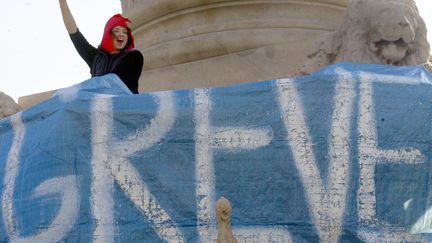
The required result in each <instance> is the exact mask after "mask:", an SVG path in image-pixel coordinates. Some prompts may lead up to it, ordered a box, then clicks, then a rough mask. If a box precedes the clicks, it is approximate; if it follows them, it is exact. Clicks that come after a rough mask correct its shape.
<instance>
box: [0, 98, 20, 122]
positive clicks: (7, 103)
mask: <svg viewBox="0 0 432 243" xmlns="http://www.w3.org/2000/svg"><path fill="white" fill-rule="evenodd" d="M20 110H21V109H20V107H19V106H18V104H17V103H15V101H14V100H13V99H12V98H11V97H10V96H9V95H7V94H5V93H3V92H1V91H0V119H1V118H5V117H7V116H10V115H13V114H15V113H17V112H19V111H20Z"/></svg>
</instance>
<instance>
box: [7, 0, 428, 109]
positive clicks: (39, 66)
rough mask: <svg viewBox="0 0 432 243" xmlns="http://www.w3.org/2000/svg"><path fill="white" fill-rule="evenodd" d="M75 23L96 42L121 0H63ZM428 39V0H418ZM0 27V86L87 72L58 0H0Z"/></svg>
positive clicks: (15, 91) (54, 81)
mask: <svg viewBox="0 0 432 243" xmlns="http://www.w3.org/2000/svg"><path fill="white" fill-rule="evenodd" d="M68 3H69V7H70V9H71V11H72V14H73V15H74V17H75V20H76V22H77V25H78V28H80V30H81V32H83V33H84V35H85V37H86V38H87V40H88V41H89V42H90V43H91V44H93V45H94V46H97V45H98V44H99V43H100V40H101V37H102V33H103V28H104V25H105V22H106V20H108V18H110V17H111V16H112V15H114V14H115V13H121V5H120V0H68ZM417 5H418V7H419V9H420V14H421V15H422V17H423V19H425V21H426V23H427V25H428V28H429V29H430V30H431V31H430V32H429V33H428V39H429V43H432V0H417ZM3 6H4V7H3V13H2V14H1V15H0V23H1V26H0V31H1V33H3V36H2V41H1V42H0V43H2V46H3V48H4V49H3V56H2V58H1V59H0V71H1V73H0V91H3V92H5V93H6V94H8V95H9V96H11V97H12V98H14V99H15V101H18V97H21V96H26V95H31V94H35V93H40V92H44V91H48V90H54V89H59V88H64V87H68V86H70V85H73V84H76V83H79V82H81V81H84V80H86V79H88V78H89V77H90V74H89V68H88V67H87V65H86V64H85V62H84V61H83V60H82V59H81V57H80V56H79V55H78V54H77V52H76V50H75V49H74V47H73V45H72V42H71V41H70V39H69V35H68V34H67V31H66V29H65V28H64V25H63V20H62V18H61V14H60V8H59V3H58V0H12V1H7V2H6V3H4V4H3Z"/></svg>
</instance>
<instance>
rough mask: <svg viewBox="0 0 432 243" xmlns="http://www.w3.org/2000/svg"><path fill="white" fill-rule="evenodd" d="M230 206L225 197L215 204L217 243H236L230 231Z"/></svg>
mask: <svg viewBox="0 0 432 243" xmlns="http://www.w3.org/2000/svg"><path fill="white" fill-rule="evenodd" d="M231 212H232V208H231V204H230V202H229V201H228V199H226V198H225V197H221V198H219V200H217V202H216V217H217V222H218V228H219V231H218V235H217V243H237V240H236V239H235V238H234V235H233V233H232V230H231Z"/></svg>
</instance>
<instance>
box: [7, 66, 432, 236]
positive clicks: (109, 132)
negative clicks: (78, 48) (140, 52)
mask: <svg viewBox="0 0 432 243" xmlns="http://www.w3.org/2000/svg"><path fill="white" fill-rule="evenodd" d="M431 111H432V75H431V74H430V73H428V72H426V71H425V70H424V69H422V68H421V67H415V66H410V67H392V66H385V65H364V64H352V63H342V64H338V65H332V66H329V67H327V68H325V69H323V70H321V71H319V72H316V73H314V74H312V75H309V76H304V77H297V78H291V79H278V80H268V81H262V82H254V83H245V84H239V85H232V86H228V87H218V88H203V89H190V90H179V91H163V92H154V93H143V94H139V95H132V94H131V93H130V92H129V91H128V89H127V88H126V86H124V84H123V83H122V82H121V80H119V79H118V77H117V76H115V75H114V74H109V75H106V76H103V77H95V78H92V79H89V80H87V81H84V82H83V83H80V84H78V85H75V86H72V87H69V88H66V89H62V90H60V91H58V92H57V93H56V94H55V95H54V96H53V97H52V98H50V99H49V100H47V101H45V102H43V103H41V104H38V105H35V106H33V107H31V108H29V109H27V110H24V111H22V112H20V113H18V114H15V115H13V116H10V117H8V118H6V119H3V120H0V180H1V183H0V196H1V208H0V218H1V220H0V242H57V241H59V242H164V241H165V242H215V240H216V237H217V223H216V218H215V208H214V206H215V201H216V200H217V199H218V198H219V197H221V196H224V197H226V198H228V199H229V200H230V202H231V205H232V207H233V212H232V221H231V222H232V227H233V232H234V235H235V237H236V238H237V240H238V241H239V242H318V241H321V242H431V240H432V162H431V156H432V147H431V145H432V141H431V134H432V126H431V125H432V114H431Z"/></svg>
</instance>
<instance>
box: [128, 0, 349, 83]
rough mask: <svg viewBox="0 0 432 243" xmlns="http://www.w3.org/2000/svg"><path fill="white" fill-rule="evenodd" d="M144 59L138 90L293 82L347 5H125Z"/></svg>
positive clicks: (311, 1)
mask: <svg viewBox="0 0 432 243" xmlns="http://www.w3.org/2000/svg"><path fill="white" fill-rule="evenodd" d="M121 3H122V9H123V14H124V15H125V16H127V17H128V18H130V19H131V20H132V25H131V27H132V29H133V30H134V36H135V42H136V46H137V48H138V49H140V50H141V51H142V53H143V54H144V58H145V64H144V69H143V73H142V75H141V79H140V92H145V91H157V90H168V89H185V88H193V87H214V86H224V85H228V84H232V83H240V82H249V81H260V80H267V79H273V78H278V77H288V76H290V75H292V74H293V72H294V70H296V69H298V67H299V66H301V65H302V64H303V62H304V61H305V60H306V59H307V56H306V55H307V54H306V53H307V51H308V50H310V49H312V48H315V47H316V45H317V41H320V40H321V39H323V37H324V36H325V35H328V34H330V33H331V32H333V31H334V30H335V29H336V28H337V27H338V26H339V25H340V21H341V19H342V16H343V13H344V11H345V8H346V5H347V0H302V1H293V0H267V1H263V0H261V1H258V0H181V1H178V0H122V1H121Z"/></svg>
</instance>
